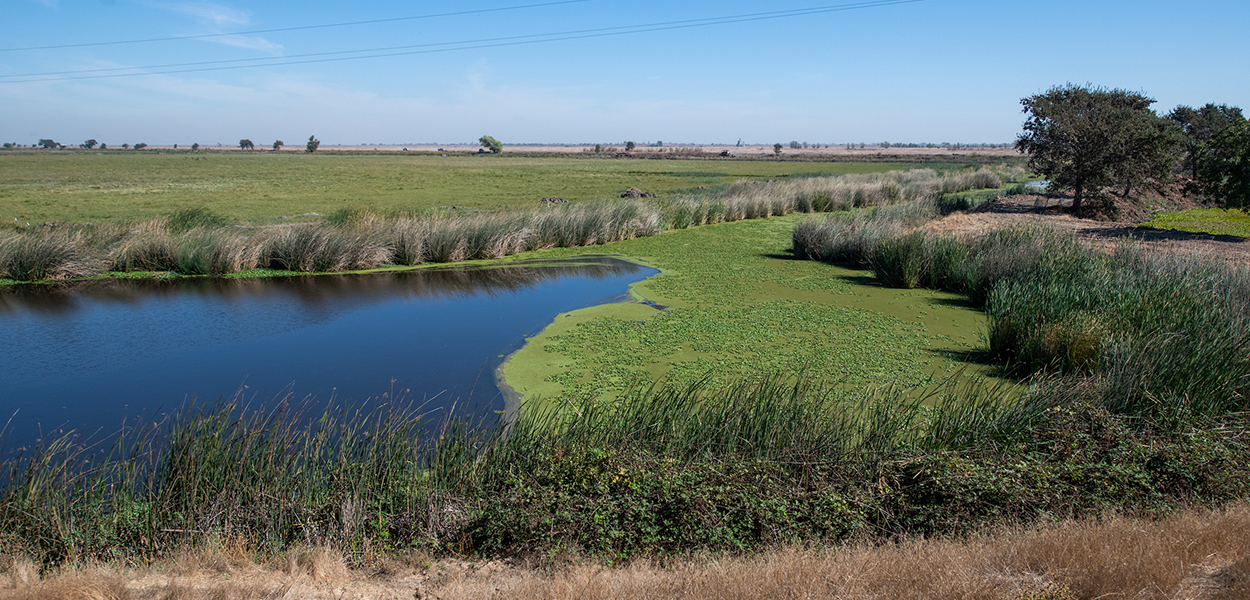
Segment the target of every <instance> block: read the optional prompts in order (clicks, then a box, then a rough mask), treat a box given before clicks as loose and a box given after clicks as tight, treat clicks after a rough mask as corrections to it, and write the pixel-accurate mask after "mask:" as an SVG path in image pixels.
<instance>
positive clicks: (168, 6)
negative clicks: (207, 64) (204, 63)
mask: <svg viewBox="0 0 1250 600" xmlns="http://www.w3.org/2000/svg"><path fill="white" fill-rule="evenodd" d="M51 1H56V0H51ZM150 6H153V7H155V8H159V9H161V10H167V11H169V12H173V13H178V14H180V15H186V16H188V17H191V18H192V19H195V21H196V24H197V25H199V26H200V28H201V29H200V31H198V32H196V33H198V34H205V33H211V34H224V33H230V30H231V29H236V28H238V27H242V26H247V25H251V24H252V13H251V12H249V11H246V10H241V9H237V8H234V7H231V6H225V5H222V4H217V3H214V2H157V3H153V4H150ZM201 39H202V40H203V41H206V42H214V43H217V44H225V45H227V46H234V47H235V48H246V49H248V50H259V51H261V52H267V53H269V54H273V55H279V54H282V45H281V44H278V43H275V42H271V41H269V40H267V39H265V38H264V37H261V36H257V35H222V36H216V37H206V38H201Z"/></svg>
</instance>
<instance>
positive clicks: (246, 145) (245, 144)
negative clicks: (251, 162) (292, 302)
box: [239, 138, 256, 150]
mask: <svg viewBox="0 0 1250 600" xmlns="http://www.w3.org/2000/svg"><path fill="white" fill-rule="evenodd" d="M255 148H256V144H253V143H252V140H249V139H247V138H243V139H241V140H239V149H240V150H254V149H255Z"/></svg>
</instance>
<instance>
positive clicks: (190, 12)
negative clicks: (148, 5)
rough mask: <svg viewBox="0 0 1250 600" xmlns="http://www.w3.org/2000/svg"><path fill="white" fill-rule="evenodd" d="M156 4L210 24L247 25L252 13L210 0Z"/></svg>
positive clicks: (250, 20)
mask: <svg viewBox="0 0 1250 600" xmlns="http://www.w3.org/2000/svg"><path fill="white" fill-rule="evenodd" d="M157 6H159V7H161V8H163V9H165V10H168V11H172V12H176V13H180V14H184V15H187V16H190V17H194V18H195V19H196V20H197V21H199V22H201V23H204V24H211V25H218V26H220V25H247V24H248V23H251V22H252V13H249V12H246V11H242V10H239V9H237V8H231V7H229V6H222V5H220V4H213V3H211V2H178V3H171V4H158V5H157Z"/></svg>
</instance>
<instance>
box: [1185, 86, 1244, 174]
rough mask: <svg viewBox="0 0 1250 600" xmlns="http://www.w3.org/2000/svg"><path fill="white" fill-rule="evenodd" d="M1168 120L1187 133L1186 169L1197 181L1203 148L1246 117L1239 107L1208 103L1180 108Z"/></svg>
mask: <svg viewBox="0 0 1250 600" xmlns="http://www.w3.org/2000/svg"><path fill="white" fill-rule="evenodd" d="M1168 119H1171V120H1172V122H1173V123H1176V124H1177V125H1179V126H1180V127H1181V130H1182V131H1184V133H1185V167H1186V169H1188V170H1189V172H1190V175H1192V176H1193V178H1194V179H1195V180H1197V179H1198V155H1199V153H1200V152H1201V151H1202V147H1203V146H1204V145H1206V143H1207V142H1208V141H1210V140H1211V139H1212V138H1214V137H1215V136H1217V135H1219V134H1220V132H1222V131H1224V130H1225V129H1226V128H1228V126H1230V125H1235V124H1237V123H1240V122H1242V121H1244V120H1245V117H1243V116H1242V114H1241V108H1239V107H1236V106H1228V105H1227V104H1218V105H1217V104H1210V103H1208V104H1207V105H1206V106H1203V107H1202V108H1193V107H1189V106H1184V105H1181V106H1178V107H1176V108H1174V109H1172V112H1170V113H1168Z"/></svg>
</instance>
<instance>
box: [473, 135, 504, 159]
mask: <svg viewBox="0 0 1250 600" xmlns="http://www.w3.org/2000/svg"><path fill="white" fill-rule="evenodd" d="M477 141H478V143H480V144H481V145H482V147H483V148H486V149H487V150H490V153H491V154H499V153H500V152H503V142H500V141H499V140H497V139H495V138H493V137H491V136H489V135H484V136H482V137H480V138H478V140H477Z"/></svg>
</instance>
